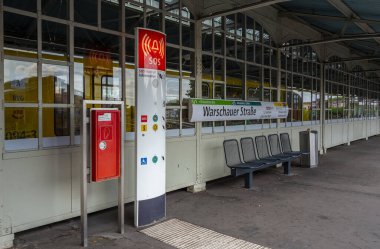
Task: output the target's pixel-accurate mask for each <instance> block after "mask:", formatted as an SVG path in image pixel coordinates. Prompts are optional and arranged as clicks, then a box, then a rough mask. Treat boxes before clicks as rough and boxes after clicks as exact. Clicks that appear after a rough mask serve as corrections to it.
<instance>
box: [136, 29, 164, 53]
mask: <svg viewBox="0 0 380 249" xmlns="http://www.w3.org/2000/svg"><path fill="white" fill-rule="evenodd" d="M141 43H142V44H141V48H142V51H143V53H144V56H148V55H149V54H150V53H151V52H152V51H153V52H154V53H156V52H158V54H159V55H160V56H161V58H164V56H165V43H164V39H162V38H161V40H160V41H159V45H158V46H157V41H156V40H154V41H153V44H152V39H151V38H150V37H149V35H148V34H145V35H144V36H143V38H142V41H141ZM152 45H154V48H152Z"/></svg>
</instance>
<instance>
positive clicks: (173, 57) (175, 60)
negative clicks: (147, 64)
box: [166, 47, 179, 76]
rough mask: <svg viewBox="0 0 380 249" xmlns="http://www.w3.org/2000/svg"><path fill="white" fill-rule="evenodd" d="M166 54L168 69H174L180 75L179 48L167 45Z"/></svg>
mask: <svg viewBox="0 0 380 249" xmlns="http://www.w3.org/2000/svg"><path fill="white" fill-rule="evenodd" d="M166 56H167V57H166V67H167V69H174V70H175V71H176V75H178V76H179V49H177V48H172V47H166Z"/></svg>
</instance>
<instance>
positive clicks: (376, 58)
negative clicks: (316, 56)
mask: <svg viewBox="0 0 380 249" xmlns="http://www.w3.org/2000/svg"><path fill="white" fill-rule="evenodd" d="M371 60H380V57H379V56H372V57H368V56H367V57H351V58H344V59H340V60H333V61H325V63H326V64H331V63H339V62H351V61H371Z"/></svg>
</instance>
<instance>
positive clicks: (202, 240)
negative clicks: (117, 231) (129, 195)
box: [140, 219, 270, 249]
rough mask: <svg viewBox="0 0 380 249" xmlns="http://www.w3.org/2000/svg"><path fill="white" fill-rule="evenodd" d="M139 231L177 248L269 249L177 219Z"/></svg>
mask: <svg viewBox="0 0 380 249" xmlns="http://www.w3.org/2000/svg"><path fill="white" fill-rule="evenodd" d="M140 232H142V233H144V234H146V235H148V236H149V237H152V238H154V239H157V240H160V241H162V242H164V243H166V244H168V245H171V246H173V247H175V248H179V249H214V248H215V249H217V248H223V249H235V248H236V249H270V248H268V247H264V246H260V245H256V244H254V243H251V242H248V241H245V240H241V239H236V238H234V237H231V236H227V235H224V234H221V233H218V232H215V231H212V230H210V229H207V228H203V227H200V226H196V225H193V224H191V223H188V222H185V221H181V220H178V219H171V220H168V221H165V222H162V223H160V224H157V225H154V226H152V227H149V228H145V229H143V230H141V231H140Z"/></svg>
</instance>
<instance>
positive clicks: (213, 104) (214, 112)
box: [189, 99, 289, 122]
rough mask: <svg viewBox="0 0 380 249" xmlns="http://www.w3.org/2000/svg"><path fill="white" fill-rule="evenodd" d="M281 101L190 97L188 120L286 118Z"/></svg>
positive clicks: (286, 110) (286, 113) (284, 107)
mask: <svg viewBox="0 0 380 249" xmlns="http://www.w3.org/2000/svg"><path fill="white" fill-rule="evenodd" d="M288 112H289V108H288V106H287V105H286V103H283V102H262V101H235V100H218V99H190V102H189V118H190V122H203V121H224V120H251V119H277V118H287V117H288Z"/></svg>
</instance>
